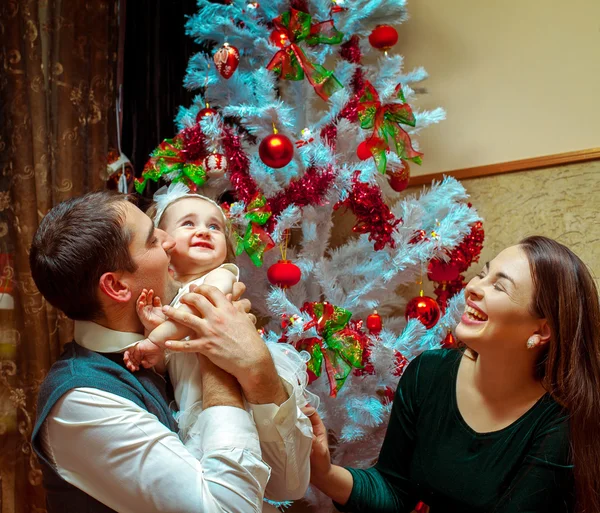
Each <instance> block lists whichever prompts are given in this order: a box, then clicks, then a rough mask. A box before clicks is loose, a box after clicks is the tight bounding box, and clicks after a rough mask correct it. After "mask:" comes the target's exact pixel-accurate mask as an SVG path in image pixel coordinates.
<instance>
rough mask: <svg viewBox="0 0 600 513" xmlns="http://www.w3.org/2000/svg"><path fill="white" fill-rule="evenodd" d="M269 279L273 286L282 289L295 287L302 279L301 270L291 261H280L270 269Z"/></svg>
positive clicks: (268, 272)
mask: <svg viewBox="0 0 600 513" xmlns="http://www.w3.org/2000/svg"><path fill="white" fill-rule="evenodd" d="M267 278H268V279H269V282H270V283H272V284H273V285H277V286H278V287H281V288H284V289H286V288H288V287H293V286H294V285H296V284H297V283H298V282H299V281H300V279H301V278H302V272H301V271H300V268H299V267H298V266H297V265H296V264H294V263H293V262H291V261H290V260H280V261H279V262H277V263H276V264H273V265H272V266H271V267H269V270H268V271H267Z"/></svg>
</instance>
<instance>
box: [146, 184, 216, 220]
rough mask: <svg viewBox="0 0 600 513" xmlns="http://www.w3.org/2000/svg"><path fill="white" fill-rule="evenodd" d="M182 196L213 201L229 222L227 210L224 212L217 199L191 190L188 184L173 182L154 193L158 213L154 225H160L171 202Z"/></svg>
mask: <svg viewBox="0 0 600 513" xmlns="http://www.w3.org/2000/svg"><path fill="white" fill-rule="evenodd" d="M181 198H200V199H203V200H204V201H208V202H209V203H212V204H213V205H214V206H216V207H217V208H218V209H219V212H221V215H222V216H223V221H224V222H225V223H227V217H226V216H225V212H223V209H222V208H221V207H220V205H219V204H218V203H217V202H216V201H214V200H212V199H210V198H207V197H206V196H202V195H201V194H196V193H193V192H190V190H189V188H188V187H187V185H185V184H183V183H181V182H177V183H171V184H170V185H169V186H168V187H167V186H166V185H165V186H163V187H161V188H160V189H158V190H157V191H156V192H155V193H154V201H155V203H156V215H155V216H154V226H156V227H158V225H159V224H160V220H161V218H162V216H163V215H164V213H165V211H166V210H167V208H168V207H169V205H171V203H173V202H175V201H177V200H180V199H181Z"/></svg>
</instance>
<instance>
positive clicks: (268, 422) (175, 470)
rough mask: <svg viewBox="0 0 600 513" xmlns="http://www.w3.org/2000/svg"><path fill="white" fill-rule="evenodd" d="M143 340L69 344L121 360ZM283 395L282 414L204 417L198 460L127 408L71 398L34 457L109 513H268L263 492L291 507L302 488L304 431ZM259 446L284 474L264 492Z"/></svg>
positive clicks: (85, 392)
mask: <svg viewBox="0 0 600 513" xmlns="http://www.w3.org/2000/svg"><path fill="white" fill-rule="evenodd" d="M142 338H143V336H142V335H140V334H136V333H123V332H115V331H112V330H109V329H107V328H104V327H102V326H100V325H98V324H95V323H92V322H82V321H77V322H76V323H75V340H76V342H77V343H78V344H80V345H81V346H83V347H86V348H87V349H90V350H92V351H97V352H100V353H102V352H122V351H124V350H125V349H126V348H127V347H131V346H132V345H134V344H135V343H136V342H139V341H140V340H141V339H142ZM286 388H288V392H289V393H290V399H289V400H288V401H286V402H285V403H284V404H282V405H281V406H280V407H277V406H276V405H273V404H270V405H250V408H251V414H249V413H248V412H246V411H244V410H241V409H239V408H234V407H229V406H217V407H213V408H209V409H207V410H206V411H203V412H202V413H201V414H200V416H199V420H198V422H197V425H196V428H195V429H196V430H197V432H198V436H196V437H194V438H195V440H196V443H197V440H200V443H201V448H200V449H201V451H200V452H201V455H200V457H198V458H196V457H194V456H193V455H192V454H191V453H190V451H189V449H188V447H186V445H184V444H183V443H182V442H181V440H180V439H179V438H178V436H177V435H176V434H175V433H173V432H171V431H170V430H169V429H168V428H167V427H166V426H164V425H163V424H161V423H160V422H159V421H158V419H157V418H156V417H155V416H154V415H152V414H151V413H149V412H148V411H146V410H144V409H142V408H140V407H139V406H137V405H136V404H135V403H133V402H131V401H129V400H127V399H125V398H123V397H120V396H118V395H115V394H111V393H109V392H104V391H102V390H99V389H94V388H76V389H73V390H71V391H70V392H68V393H66V394H65V395H64V396H63V397H62V398H61V399H60V400H59V401H58V402H57V403H56V404H55V405H54V407H53V409H52V411H51V412H50V414H49V416H48V417H47V419H46V421H45V422H44V425H43V426H42V433H41V435H42V447H43V450H44V452H45V454H46V455H47V457H48V459H49V461H50V462H51V463H52V464H53V465H54V467H55V469H56V471H57V472H58V474H59V475H60V476H61V477H62V478H63V479H65V481H67V482H68V483H70V484H72V485H74V486H76V487H77V488H80V489H81V490H83V491H84V492H86V493H87V494H89V495H90V496H92V497H94V498H95V499H97V500H99V501H100V502H102V503H104V504H106V505H107V506H108V507H110V508H111V509H114V510H115V511H117V512H123V513H129V512H131V513H134V512H144V513H153V512H156V513H158V512H161V513H169V512H173V513H175V512H177V513H186V512H188V511H189V512H198V511H206V512H213V511H214V512H225V511H227V512H240V513H242V512H260V511H269V510H270V511H273V509H272V508H270V507H269V506H268V505H266V506H265V507H264V509H263V503H262V491H263V490H264V489H265V487H266V488H272V489H273V491H274V492H273V493H271V494H270V498H272V499H273V500H289V499H294V498H299V497H301V496H302V494H303V493H304V490H305V488H306V484H307V482H308V478H309V461H308V458H309V455H310V445H311V440H312V431H311V429H310V421H308V419H306V417H304V415H303V414H302V413H301V412H299V410H298V409H297V407H296V404H295V402H294V401H293V397H294V394H293V387H292V386H291V385H288V387H286ZM290 388H291V389H290ZM307 423H308V424H307ZM259 437H260V439H261V441H260V442H259ZM261 446H262V452H263V457H264V458H265V459H268V460H271V461H275V462H278V464H279V469H280V470H283V471H280V475H279V477H278V479H276V480H275V481H273V484H271V486H270V487H269V486H267V485H266V483H267V480H268V479H269V466H268V465H267V464H265V463H264V462H263V461H261ZM194 453H195V454H196V453H197V451H194ZM300 471H302V472H300ZM294 485H296V487H294Z"/></svg>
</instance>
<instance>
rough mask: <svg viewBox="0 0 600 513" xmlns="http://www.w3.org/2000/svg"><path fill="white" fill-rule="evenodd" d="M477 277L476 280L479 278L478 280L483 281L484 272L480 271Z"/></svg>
mask: <svg viewBox="0 0 600 513" xmlns="http://www.w3.org/2000/svg"><path fill="white" fill-rule="evenodd" d="M477 277H478V278H480V279H483V278H485V271H481V272H480V273H479V274H478V275H477Z"/></svg>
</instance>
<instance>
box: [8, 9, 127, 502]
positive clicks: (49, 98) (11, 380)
mask: <svg viewBox="0 0 600 513" xmlns="http://www.w3.org/2000/svg"><path fill="white" fill-rule="evenodd" d="M117 9H118V5H117V0H1V1H0V513H22V512H34V511H35V512H42V511H45V500H44V496H43V490H42V487H41V486H40V485H41V474H40V471H39V469H38V467H37V462H36V459H35V457H34V456H33V454H32V452H31V446H30V436H31V430H32V428H33V423H34V420H35V400H36V395H37V389H38V386H39V384H40V383H41V381H42V379H43V378H44V376H45V374H46V372H47V371H48V369H49V367H50V366H51V365H52V363H53V362H54V360H55V359H56V357H57V356H58V355H59V353H60V351H61V348H62V346H63V345H64V344H65V343H66V342H68V341H69V340H70V339H71V337H72V332H73V328H72V323H71V321H69V320H68V319H66V318H65V317H64V316H63V315H61V314H60V313H58V312H57V311H56V310H54V308H52V307H51V306H50V305H49V304H47V303H46V302H45V301H44V300H43V298H42V297H41V295H40V294H39V293H38V292H37V289H36V288H35V285H34V283H33V280H32V278H31V274H30V271H29V266H28V249H29V246H30V243H31V239H32V237H33V234H34V233H35V230H36V228H37V226H38V223H39V221H40V219H41V218H42V217H43V216H44V214H45V213H46V212H48V210H49V209H50V208H52V206H53V205H56V204H57V203H59V202H60V201H62V200H64V199H66V198H69V197H72V196H77V195H80V194H82V193H84V192H87V191H89V190H93V189H99V188H102V187H104V179H103V177H104V171H105V169H106V155H107V153H108V149H109V146H113V147H114V146H115V143H116V135H115V134H116V131H115V125H116V122H115V89H116V88H115V75H116V66H117V50H118V40H119V26H118V12H117ZM82 449H83V450H84V449H85V448H82Z"/></svg>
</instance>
